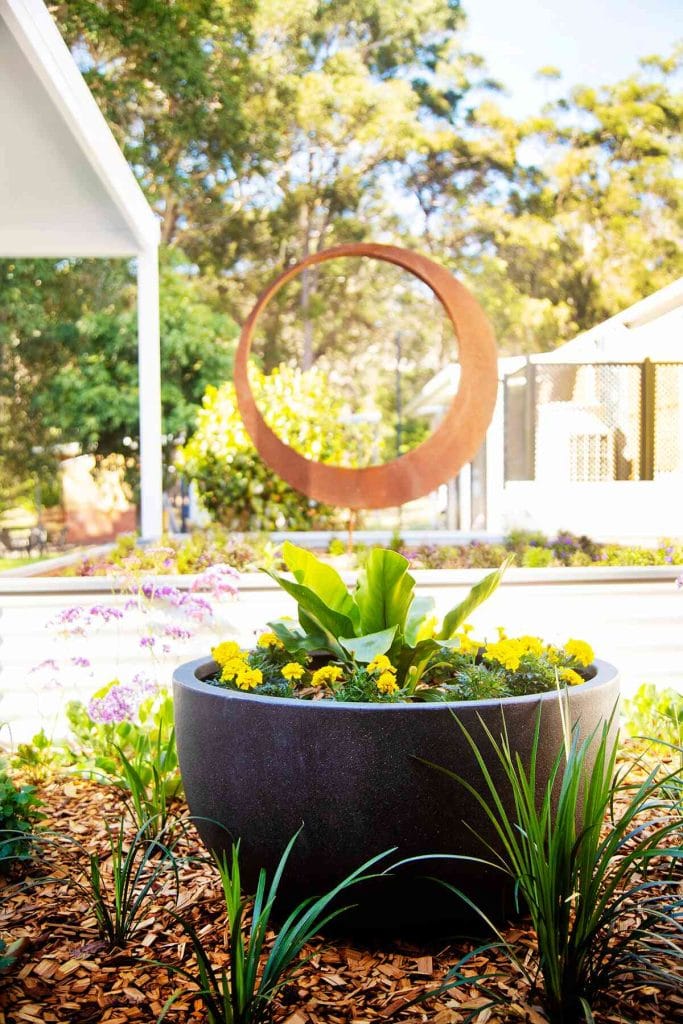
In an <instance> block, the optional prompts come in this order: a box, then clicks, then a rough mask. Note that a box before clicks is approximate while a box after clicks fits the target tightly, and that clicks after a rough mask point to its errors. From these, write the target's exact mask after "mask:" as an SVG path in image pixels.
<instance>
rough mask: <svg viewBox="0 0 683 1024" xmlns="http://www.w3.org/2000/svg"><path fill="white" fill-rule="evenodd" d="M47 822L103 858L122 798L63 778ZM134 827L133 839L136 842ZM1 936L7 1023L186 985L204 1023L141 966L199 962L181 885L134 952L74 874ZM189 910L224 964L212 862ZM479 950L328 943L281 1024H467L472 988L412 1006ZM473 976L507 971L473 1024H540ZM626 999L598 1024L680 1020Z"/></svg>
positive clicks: (520, 995)
mask: <svg viewBox="0 0 683 1024" xmlns="http://www.w3.org/2000/svg"><path fill="white" fill-rule="evenodd" d="M40 796H41V798H42V800H43V801H44V807H43V811H44V812H45V814H46V818H45V820H44V822H43V823H42V825H43V827H47V828H48V829H50V830H52V831H54V832H58V833H62V834H64V835H70V836H72V837H73V838H74V839H76V840H78V841H79V842H81V843H83V844H84V845H85V846H86V847H87V848H88V849H98V850H99V851H100V852H101V853H104V851H106V850H107V849H108V844H107V836H106V831H105V824H104V823H105V821H107V820H108V821H110V822H111V823H112V824H114V825H115V824H116V822H117V821H118V819H119V815H120V813H121V809H122V799H121V796H120V794H119V793H118V792H117V791H116V790H115V789H112V788H109V787H106V786H104V785H100V784H98V783H95V782H89V781H83V780H80V779H75V778H71V777H55V778H52V779H51V780H50V781H48V782H46V783H44V784H43V785H42V786H41V787H40ZM133 832H134V829H131V835H132V834H133ZM199 851H201V845H200V843H199V840H198V839H197V841H196V846H195V845H193V836H192V834H191V833H188V835H187V836H186V837H184V838H183V839H182V841H181V844H180V846H179V849H178V852H179V853H180V854H181V855H182V854H185V855H187V856H190V855H192V854H196V853H197V852H199ZM49 857H50V862H49V864H45V863H43V864H40V863H34V864H33V865H32V866H31V868H30V871H29V873H28V875H26V874H25V876H24V877H25V878H26V877H32V878H35V879H39V878H41V877H43V876H45V875H46V874H51V875H53V876H55V875H60V872H64V873H65V874H66V872H67V868H66V865H64V864H61V865H60V862H59V857H58V856H57V855H56V853H50V855H49ZM0 900H1V901H0V934H1V935H2V936H3V937H4V938H5V939H6V941H8V942H10V941H15V940H16V939H25V948H24V951H23V953H22V955H21V957H20V959H19V961H18V962H17V963H15V964H14V966H13V967H12V968H11V969H10V970H9V971H8V972H7V973H6V974H5V975H4V976H0V1024H24V1022H27V1024H48V1022H70V1024H86V1022H87V1024H95V1022H103V1024H133V1022H137V1021H156V1019H157V1017H158V1015H159V1013H160V1012H161V1009H162V1007H163V1005H164V1003H165V1001H166V999H167V998H168V997H169V996H170V995H171V994H172V993H173V992H174V991H176V990H177V989H178V988H179V987H182V989H183V992H182V995H181V997H180V998H179V1000H178V1002H177V1003H175V1005H174V1006H173V1008H172V1009H171V1010H170V1011H169V1014H168V1018H167V1019H168V1020H169V1021H172V1022H176V1024H185V1022H187V1024H199V1022H203V1021H205V1020H206V1016H205V1012H204V1010H203V1009H202V1006H201V1003H200V1001H199V1000H198V999H197V997H196V995H195V994H194V993H193V989H192V986H191V984H190V983H188V982H185V981H182V980H179V979H178V978H177V977H174V976H173V975H171V974H170V973H169V972H168V971H167V970H166V969H165V968H161V967H157V966H154V965H152V964H149V963H142V962H141V960H152V959H153V960H161V961H164V962H172V963H174V964H178V965H188V966H191V965H192V950H191V946H190V944H189V942H188V940H187V936H186V935H185V934H184V932H183V931H182V928H181V927H180V925H179V924H178V923H177V922H175V921H174V920H173V919H172V918H171V917H170V915H169V914H167V913H166V912H165V910H164V907H171V906H173V900H172V885H171V882H170V880H169V883H168V885H166V884H164V885H163V886H162V887H161V889H160V890H159V891H158V892H157V895H156V898H155V899H154V901H152V902H150V903H149V904H148V909H147V912H146V914H145V916H144V919H143V920H142V922H141V927H140V929H139V931H138V932H137V934H136V935H135V936H134V938H133V940H132V942H131V944H130V946H129V947H128V948H126V949H125V950H115V951H113V952H111V951H109V950H108V949H107V948H106V947H105V946H104V945H103V943H102V942H101V940H100V939H99V938H98V934H97V928H96V923H95V919H94V917H93V916H92V914H90V915H89V911H88V908H87V905H86V904H85V902H84V900H83V899H82V897H80V896H79V894H78V893H77V892H76V891H75V890H74V889H73V887H71V886H70V885H68V884H67V881H66V878H65V877H57V878H56V879H55V880H54V881H51V882H49V883H44V884H41V885H40V886H38V887H35V888H29V889H25V890H24V891H21V892H17V891H16V890H11V889H10V887H9V885H8V883H7V882H5V883H4V892H3V893H2V896H1V897H0ZM179 909H180V912H181V913H183V914H184V915H188V916H189V917H190V918H191V920H192V921H193V924H194V926H195V928H196V929H197V931H198V933H199V934H200V935H201V937H202V938H203V939H204V940H205V942H207V943H208V944H209V946H210V948H211V949H212V956H213V962H214V964H215V965H217V966H220V965H221V964H224V963H227V960H228V957H227V951H226V949H227V947H226V939H227V936H226V933H225V923H224V913H223V902H222V896H221V892H220V882H219V879H218V876H217V873H216V872H215V870H214V869H213V868H212V867H211V865H209V864H207V863H185V864H183V865H182V867H181V899H180V904H179ZM527 925H528V922H526V921H523V922H522V923H521V924H516V925H515V926H514V927H511V928H510V929H509V930H508V932H507V936H508V938H512V937H513V936H514V937H516V938H517V939H518V941H519V942H520V943H521V944H523V945H528V947H529V958H530V959H531V957H532V950H533V946H534V941H533V940H534V937H533V932H532V931H531V930H530V929H529V928H528V927H527ZM468 948H471V947H468V946H467V945H466V944H463V943H454V944H449V943H447V942H435V943H433V944H429V943H426V944H424V945H420V946H417V945H412V944H409V943H405V942H401V941H394V942H383V943H382V945H381V948H379V947H375V946H372V947H371V946H364V945H362V944H359V943H357V942H355V941H353V942H351V941H341V940H333V941H330V940H321V941H320V943H319V944H318V945H317V946H316V947H315V948H314V949H312V950H311V949H309V950H308V952H312V953H313V954H314V955H313V956H312V958H311V959H310V960H309V961H308V963H307V964H306V965H305V966H304V967H303V969H302V971H301V973H300V974H299V975H298V976H297V978H296V980H295V981H294V982H293V983H292V984H290V985H289V986H288V987H287V988H286V989H285V990H283V993H282V996H281V999H280V1001H279V1003H278V1004H277V1005H276V1007H275V1012H274V1021H275V1022H276V1024H365V1022H371V1021H396V1022H415V1024H417V1022H418V1021H420V1022H421V1021H429V1022H431V1024H458V1022H460V1021H462V1020H464V1019H465V1017H466V1016H467V1014H468V1013H469V1012H471V1011H472V1010H475V1009H476V1008H477V1007H479V1006H483V1004H485V1003H486V1002H487V1000H486V998H485V997H483V996H481V995H479V994H478V993H477V992H476V991H475V990H474V989H470V990H468V989H458V990H456V991H455V992H453V993H452V994H448V995H442V996H440V997H438V998H432V999H430V1000H429V1001H428V1002H426V1003H424V1004H421V1005H420V1006H411V1007H408V1008H406V1003H408V1002H409V1001H410V1000H411V999H412V998H414V997H415V996H416V995H419V994H420V993H422V992H425V991H428V990H430V989H433V988H435V987H436V985H437V984H438V982H439V979H440V978H442V977H443V975H444V974H445V972H446V971H447V970H448V968H449V967H451V966H452V965H454V964H455V963H457V961H458V960H459V959H460V957H461V956H462V955H463V953H464V952H465V951H466V950H467V949H468ZM470 967H471V972H472V974H475V973H484V972H487V973H491V974H492V975H494V974H496V973H497V972H500V975H499V976H498V977H496V978H492V979H491V986H490V987H491V988H492V989H494V990H496V991H498V992H500V993H502V994H503V995H504V997H505V999H506V1006H505V1008H504V1009H501V1008H500V1007H494V1008H488V1009H482V1010H481V1011H480V1012H479V1013H478V1014H476V1016H475V1017H474V1020H475V1022H476V1024H487V1022H488V1024H512V1022H515V1024H520V1022H528V1024H545V1020H546V1018H545V1016H544V1014H543V1012H542V1010H541V1007H540V1006H539V1005H537V1003H536V998H537V997H536V996H535V995H534V994H532V993H531V992H530V991H529V989H528V986H527V984H526V982H525V981H524V979H523V978H522V976H521V975H520V974H519V973H516V972H514V971H513V969H512V968H511V966H510V963H509V961H508V960H507V959H505V958H504V957H502V956H501V957H500V958H497V957H496V956H491V957H486V956H480V957H478V958H477V959H476V960H475V961H473V962H472V963H471V965H470ZM620 989H621V991H620V993H619V1000H618V1001H617V1002H616V1003H614V1004H612V1005H611V1006H610V1008H609V1009H608V1010H606V1011H605V1012H604V1013H603V1014H602V1015H601V1014H599V1013H598V1014H597V1015H596V1022H599V1024H621V1022H623V1021H625V1020H630V1021H635V1022H642V1024H645V1022H647V1024H674V1022H675V1021H678V1020H683V998H680V997H678V996H676V995H670V996H667V997H662V996H660V995H657V994H656V992H655V991H654V990H653V989H649V988H643V987H638V986H637V985H636V984H635V983H634V986H633V988H632V989H631V990H629V987H628V986H624V985H623V983H622V984H620Z"/></svg>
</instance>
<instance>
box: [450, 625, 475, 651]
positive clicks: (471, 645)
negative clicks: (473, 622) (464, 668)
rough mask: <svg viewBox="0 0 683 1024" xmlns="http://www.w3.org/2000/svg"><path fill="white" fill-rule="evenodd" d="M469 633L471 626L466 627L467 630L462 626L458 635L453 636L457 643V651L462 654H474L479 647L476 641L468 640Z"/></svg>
mask: <svg viewBox="0 0 683 1024" xmlns="http://www.w3.org/2000/svg"><path fill="white" fill-rule="evenodd" d="M471 631H472V626H467V628H466V627H465V626H463V628H462V630H461V631H460V632H459V633H456V634H455V639H456V640H458V641H459V647H458V650H459V651H460V652H461V653H462V654H475V653H476V652H477V651H478V650H479V648H480V647H481V644H480V642H479V641H478V640H472V639H470V637H469V633H470V632H471Z"/></svg>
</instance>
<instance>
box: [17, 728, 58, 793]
mask: <svg viewBox="0 0 683 1024" xmlns="http://www.w3.org/2000/svg"><path fill="white" fill-rule="evenodd" d="M68 760H69V758H68V755H67V753H66V751H65V750H64V749H63V747H60V746H58V745H56V744H55V743H53V741H52V740H51V739H50V737H49V736H48V735H47V733H46V732H45V730H44V729H41V730H40V732H37V733H36V734H35V736H33V737H32V738H31V740H30V742H29V743H19V744H17V749H16V752H15V753H14V754H13V756H12V765H13V766H14V767H15V768H18V769H19V771H21V772H22V773H23V774H24V775H25V776H26V777H27V778H28V780H29V782H32V783H37V782H44V781H45V779H46V778H48V776H50V775H52V774H54V772H55V771H56V770H59V769H60V768H61V767H62V766H63V765H64V764H65V763H66V762H67V761H68Z"/></svg>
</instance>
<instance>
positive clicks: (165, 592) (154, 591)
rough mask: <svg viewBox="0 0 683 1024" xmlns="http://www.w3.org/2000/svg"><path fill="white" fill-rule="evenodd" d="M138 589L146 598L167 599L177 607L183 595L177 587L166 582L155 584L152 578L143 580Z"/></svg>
mask: <svg viewBox="0 0 683 1024" xmlns="http://www.w3.org/2000/svg"><path fill="white" fill-rule="evenodd" d="M140 590H141V591H142V593H143V594H144V595H145V597H146V598H148V600H150V601H152V600H158V601H168V603H169V604H172V605H174V606H175V607H177V606H178V605H179V604H180V602H181V601H182V598H183V595H182V593H181V591H180V590H178V588H177V587H172V586H171V585H170V584H168V583H164V584H161V585H157V584H156V583H155V582H154V580H145V582H144V583H143V584H142V586H141V587H140Z"/></svg>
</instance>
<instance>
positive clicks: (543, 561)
mask: <svg viewBox="0 0 683 1024" xmlns="http://www.w3.org/2000/svg"><path fill="white" fill-rule="evenodd" d="M552 564H553V553H552V551H549V550H548V548H527V549H526V551H525V552H524V554H523V555H522V566H523V568H525V569H546V568H547V567H548V566H549V565H552Z"/></svg>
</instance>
